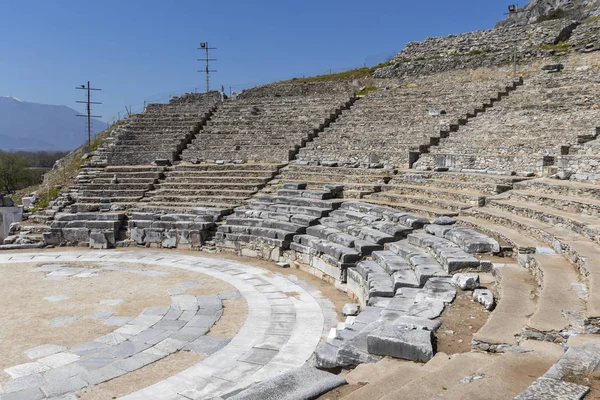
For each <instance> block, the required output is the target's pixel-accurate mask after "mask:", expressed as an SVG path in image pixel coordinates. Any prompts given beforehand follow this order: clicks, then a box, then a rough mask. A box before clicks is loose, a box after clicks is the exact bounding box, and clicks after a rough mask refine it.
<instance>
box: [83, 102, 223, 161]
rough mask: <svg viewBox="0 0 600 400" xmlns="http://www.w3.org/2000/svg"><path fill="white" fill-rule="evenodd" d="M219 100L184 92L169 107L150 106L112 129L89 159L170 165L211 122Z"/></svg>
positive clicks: (163, 105)
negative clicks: (157, 162)
mask: <svg viewBox="0 0 600 400" xmlns="http://www.w3.org/2000/svg"><path fill="white" fill-rule="evenodd" d="M220 101H221V95H220V94H219V93H218V92H210V93H208V94H206V93H202V94H193V93H187V94H184V95H183V96H181V97H174V98H173V99H171V101H170V102H169V103H168V104H149V105H148V106H147V107H146V109H145V110H144V112H142V113H141V114H138V115H136V116H134V117H132V118H129V119H128V120H127V122H126V123H125V125H123V126H120V127H118V128H116V129H114V130H113V132H112V134H111V137H110V138H109V139H108V140H107V141H106V143H105V144H104V146H103V147H101V148H100V149H98V150H97V151H96V152H95V153H94V156H93V158H92V162H91V164H93V165H112V166H114V165H143V164H151V163H153V162H154V161H156V160H166V161H168V162H173V161H176V160H178V159H179V154H180V153H181V151H182V150H183V149H184V148H185V147H186V146H187V144H188V143H189V142H190V141H191V140H192V138H193V137H194V134H195V133H196V132H198V131H199V130H200V129H201V128H202V126H203V125H205V124H206V122H207V121H208V120H209V119H210V117H211V115H212V114H213V112H214V111H215V110H216V107H217V104H218V103H219V102H220Z"/></svg>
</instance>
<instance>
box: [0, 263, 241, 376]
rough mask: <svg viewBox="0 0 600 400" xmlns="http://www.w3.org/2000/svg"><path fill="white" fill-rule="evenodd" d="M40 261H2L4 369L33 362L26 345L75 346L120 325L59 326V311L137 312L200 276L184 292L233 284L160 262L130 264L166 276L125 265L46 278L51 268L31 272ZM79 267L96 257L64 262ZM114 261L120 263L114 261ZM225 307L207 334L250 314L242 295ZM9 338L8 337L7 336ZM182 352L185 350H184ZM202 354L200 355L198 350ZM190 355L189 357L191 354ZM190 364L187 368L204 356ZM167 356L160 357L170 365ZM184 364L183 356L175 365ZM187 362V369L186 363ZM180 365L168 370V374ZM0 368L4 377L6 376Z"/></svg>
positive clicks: (223, 331)
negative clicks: (121, 268) (123, 268)
mask: <svg viewBox="0 0 600 400" xmlns="http://www.w3.org/2000/svg"><path fill="white" fill-rule="evenodd" d="M42 264H49V263H41V264H40V263H38V264H17V263H14V264H5V265H2V266H0V271H1V273H0V309H2V310H3V315H2V324H0V338H2V340H0V354H2V357H1V358H0V370H3V369H5V368H8V367H11V366H14V365H17V364H21V363H26V362H30V361H31V360H30V359H29V358H28V357H27V356H26V355H25V354H24V351H26V350H28V349H31V348H33V347H36V346H40V345H43V344H57V345H62V346H66V347H73V346H76V345H79V344H83V343H85V342H87V341H91V340H94V339H96V338H97V337H100V336H102V335H105V334H107V333H109V332H112V331H114V330H115V329H117V328H118V327H115V326H106V325H105V323H104V321H100V320H94V319H90V318H85V317H82V318H80V319H79V320H76V321H74V322H72V323H69V324H66V325H64V326H61V327H55V326H52V325H50V324H49V321H50V320H52V319H53V318H56V317H61V316H91V315H93V314H96V313H100V312H112V313H114V315H115V316H131V317H136V316H138V315H139V314H140V313H141V312H142V311H143V310H144V309H145V308H146V307H149V306H169V305H171V299H170V296H169V294H168V292H167V290H168V289H172V288H177V287H178V286H177V284H178V283H181V282H200V283H201V284H202V285H201V286H200V287H196V288H192V289H188V290H187V291H186V294H191V295H194V296H199V295H205V294H215V293H218V292H220V291H222V290H227V289H233V287H232V286H231V285H229V284H228V283H226V282H224V281H221V280H218V279H215V278H212V277H210V276H207V275H203V274H199V273H196V272H192V271H186V270H183V269H176V268H161V267H157V266H144V265H136V264H123V265H126V266H128V267H135V268H144V269H148V270H152V271H162V272H167V273H168V274H167V275H164V276H145V275H140V274H135V273H131V272H124V271H107V270H102V271H100V272H99V274H98V276H95V277H91V278H76V277H64V278H61V279H60V280H52V279H47V278H46V275H47V272H32V270H33V269H34V268H36V267H38V266H40V265H42ZM61 264H63V265H67V266H71V267H79V268H90V269H91V268H94V267H97V266H98V264H95V263H61ZM115 264H116V263H115ZM56 295H64V296H68V297H69V298H68V299H66V300H62V301H57V302H49V301H47V300H45V299H44V298H45V297H49V296H56ZM110 299H122V300H123V301H122V303H120V304H118V305H115V306H111V305H102V304H100V303H99V302H100V301H101V300H110ZM224 306H225V311H224V315H223V317H222V318H221V320H220V321H219V322H218V323H217V324H216V325H215V327H214V328H213V331H211V332H210V333H209V334H210V335H214V336H219V337H228V338H230V337H233V336H234V335H235V334H236V333H237V332H238V331H239V329H240V328H241V326H242V325H243V323H244V322H245V320H246V316H247V306H246V301H245V300H244V299H238V300H232V301H226V302H224ZM7 338H8V340H7ZM182 357H183V356H182ZM199 357H201V356H199ZM188 358H189V356H188V357H185V359H186V360H187V359H188ZM200 360H201V358H197V360H196V361H195V362H192V363H191V364H190V365H187V366H186V367H185V368H187V367H189V366H191V365H193V364H195V363H196V362H198V361H200ZM163 363H167V360H163V361H161V362H159V363H157V365H158V368H164V369H166V370H167V371H168V370H169V369H170V368H167V365H168V364H165V366H164V367H161V365H162V364H163ZM179 364H181V361H178V362H175V364H174V365H179ZM185 368H184V369H185ZM176 372H178V371H175V372H172V371H169V372H168V373H169V374H171V375H172V374H173V373H176ZM8 378H9V377H8V375H7V374H5V373H2V374H1V377H0V381H6V380H8Z"/></svg>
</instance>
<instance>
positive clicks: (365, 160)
mask: <svg viewBox="0 0 600 400" xmlns="http://www.w3.org/2000/svg"><path fill="white" fill-rule="evenodd" d="M426 83H427V82H421V84H422V85H423V86H426ZM429 83H431V86H433V88H427V89H423V88H421V87H420V86H418V87H413V86H410V85H409V86H408V87H401V88H395V89H392V90H378V91H374V92H370V93H369V94H368V95H367V96H365V97H363V98H362V99H361V100H360V101H359V102H357V103H356V105H354V106H353V107H352V109H350V110H349V111H346V112H343V113H342V115H341V116H340V118H339V120H337V121H336V123H335V124H333V125H331V126H330V127H329V128H326V129H325V130H324V132H323V133H322V134H320V135H319V137H317V138H316V139H315V140H314V141H313V142H309V143H307V146H306V147H305V148H302V149H300V152H299V154H298V155H297V159H298V160H299V161H303V162H307V163H309V164H313V165H315V164H319V163H323V162H337V163H339V164H340V165H344V164H355V163H358V164H363V165H364V164H372V163H382V164H383V165H385V166H390V167H402V168H406V167H409V166H410V165H412V163H413V162H414V160H415V159H416V155H417V154H419V153H424V152H427V151H428V148H429V146H431V145H436V144H437V143H438V142H439V140H440V138H441V137H446V136H448V134H449V133H450V132H452V131H457V130H458V129H459V126H460V125H464V124H465V123H466V122H467V121H468V120H469V119H470V118H475V117H476V116H477V115H478V114H480V113H485V111H486V109H489V108H490V107H492V106H493V104H494V103H495V102H496V101H498V100H499V99H501V98H503V97H505V96H507V95H508V93H509V92H511V91H513V90H515V88H516V87H517V86H518V85H520V84H521V81H508V80H498V81H486V82H476V83H473V82H471V83H466V84H463V85H460V89H459V88H458V87H453V86H452V85H448V86H443V85H441V84H439V82H435V83H434V82H433V81H432V82H429ZM440 87H443V89H442V88H440ZM436 89H440V90H436ZM486 91H487V94H486ZM424 93H425V94H427V95H426V96H424ZM388 141H391V143H392V145H391V146H390V147H391V148H393V149H394V150H382V148H381V144H380V143H381V142H388ZM340 147H341V148H340Z"/></svg>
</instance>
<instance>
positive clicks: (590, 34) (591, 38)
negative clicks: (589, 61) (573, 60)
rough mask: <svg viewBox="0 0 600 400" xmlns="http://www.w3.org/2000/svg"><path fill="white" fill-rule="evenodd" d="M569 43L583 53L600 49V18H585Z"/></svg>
mask: <svg viewBox="0 0 600 400" xmlns="http://www.w3.org/2000/svg"><path fill="white" fill-rule="evenodd" d="M567 43H569V45H571V46H573V47H575V49H576V50H578V51H581V52H583V53H589V52H592V51H598V50H600V19H598V18H590V19H588V20H584V21H583V22H582V23H581V24H580V25H579V26H578V27H577V29H575V31H574V32H573V34H572V35H571V37H570V38H569V41H568V42H567Z"/></svg>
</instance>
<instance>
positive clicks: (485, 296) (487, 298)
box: [473, 289, 495, 310]
mask: <svg viewBox="0 0 600 400" xmlns="http://www.w3.org/2000/svg"><path fill="white" fill-rule="evenodd" d="M473 299H475V301H477V302H478V303H480V304H482V305H483V306H484V307H485V308H486V309H487V310H492V309H493V308H494V305H495V302H494V293H492V291H491V290H488V289H475V291H474V292H473Z"/></svg>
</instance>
